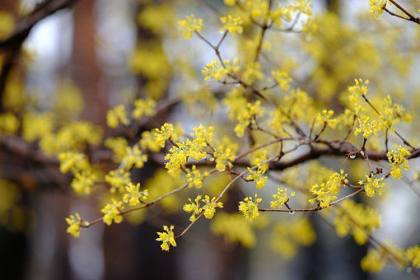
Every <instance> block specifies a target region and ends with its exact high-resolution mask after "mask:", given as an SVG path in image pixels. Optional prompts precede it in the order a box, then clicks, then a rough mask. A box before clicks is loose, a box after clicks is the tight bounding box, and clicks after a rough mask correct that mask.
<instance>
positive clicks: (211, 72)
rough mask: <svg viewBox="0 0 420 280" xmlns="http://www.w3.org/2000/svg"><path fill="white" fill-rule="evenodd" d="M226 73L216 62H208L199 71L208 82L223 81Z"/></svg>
mask: <svg viewBox="0 0 420 280" xmlns="http://www.w3.org/2000/svg"><path fill="white" fill-rule="evenodd" d="M228 73H229V72H228V70H227V69H226V68H224V67H223V66H222V65H220V63H219V61H217V60H213V61H210V62H209V63H207V65H206V66H204V68H203V69H202V70H201V74H202V75H203V77H204V80H206V81H210V80H211V79H214V80H215V81H223V79H224V78H225V77H226V76H227V75H228Z"/></svg>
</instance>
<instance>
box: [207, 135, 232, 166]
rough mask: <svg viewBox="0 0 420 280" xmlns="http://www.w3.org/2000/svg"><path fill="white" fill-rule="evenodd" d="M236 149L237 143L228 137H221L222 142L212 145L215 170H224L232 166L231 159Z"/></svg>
mask: <svg viewBox="0 0 420 280" xmlns="http://www.w3.org/2000/svg"><path fill="white" fill-rule="evenodd" d="M237 151H238V144H237V143H235V142H233V141H232V140H230V139H229V138H228V137H226V136H225V137H223V139H222V142H221V143H220V144H219V145H216V146H215V147H214V152H213V156H214V159H215V162H216V169H217V171H220V172H222V171H225V170H226V168H230V167H231V166H232V161H233V160H235V155H236V153H237Z"/></svg>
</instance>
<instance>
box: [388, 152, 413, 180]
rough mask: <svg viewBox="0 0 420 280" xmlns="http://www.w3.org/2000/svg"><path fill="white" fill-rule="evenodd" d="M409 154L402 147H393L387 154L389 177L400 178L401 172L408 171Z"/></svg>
mask: <svg viewBox="0 0 420 280" xmlns="http://www.w3.org/2000/svg"><path fill="white" fill-rule="evenodd" d="M409 155H411V153H410V152H409V151H408V150H407V149H406V148H404V147H402V146H399V145H398V146H395V147H394V148H393V149H392V150H391V151H389V152H388V153H387V157H388V161H389V163H391V176H392V177H393V178H395V179H399V178H401V176H402V174H401V170H408V168H409V165H408V160H407V157H408V156H409Z"/></svg>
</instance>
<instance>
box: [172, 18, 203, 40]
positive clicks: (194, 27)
mask: <svg viewBox="0 0 420 280" xmlns="http://www.w3.org/2000/svg"><path fill="white" fill-rule="evenodd" d="M178 26H179V29H180V30H181V31H182V36H184V38H185V39H191V37H192V34H193V33H194V32H200V31H201V30H202V29H203V20H202V19H201V18H196V17H195V16H194V15H190V16H187V17H186V18H185V19H183V20H180V21H179V22H178Z"/></svg>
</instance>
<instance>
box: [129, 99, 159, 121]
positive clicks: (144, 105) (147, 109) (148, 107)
mask: <svg viewBox="0 0 420 280" xmlns="http://www.w3.org/2000/svg"><path fill="white" fill-rule="evenodd" d="M155 107H156V101H154V100H153V99H151V98H147V99H137V100H135V101H134V109H133V112H131V115H132V116H133V118H134V119H137V120H138V119H141V118H142V117H144V116H153V115H154V114H155Z"/></svg>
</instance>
